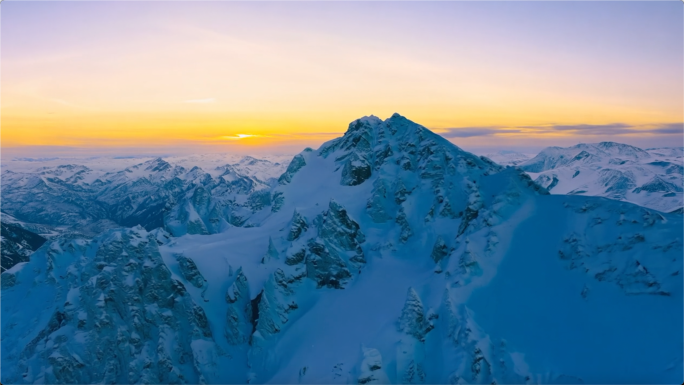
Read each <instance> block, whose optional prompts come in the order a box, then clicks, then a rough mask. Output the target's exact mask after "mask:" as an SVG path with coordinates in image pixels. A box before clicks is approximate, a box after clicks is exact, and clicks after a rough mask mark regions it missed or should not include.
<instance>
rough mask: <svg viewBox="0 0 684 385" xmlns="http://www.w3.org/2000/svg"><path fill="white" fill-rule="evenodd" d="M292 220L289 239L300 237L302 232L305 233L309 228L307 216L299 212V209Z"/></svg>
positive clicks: (293, 239)
mask: <svg viewBox="0 0 684 385" xmlns="http://www.w3.org/2000/svg"><path fill="white" fill-rule="evenodd" d="M291 222H292V223H291V224H290V232H289V233H288V234H287V240H288V241H295V240H297V239H299V237H300V236H301V235H302V233H305V232H306V230H308V229H309V224H308V223H307V221H306V218H305V217H304V216H302V215H301V214H299V213H298V212H297V210H295V212H294V214H292V220H291Z"/></svg>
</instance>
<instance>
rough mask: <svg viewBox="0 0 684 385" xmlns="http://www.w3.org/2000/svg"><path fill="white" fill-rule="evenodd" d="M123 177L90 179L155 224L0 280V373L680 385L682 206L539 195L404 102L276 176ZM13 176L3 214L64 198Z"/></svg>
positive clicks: (72, 217) (86, 241) (64, 251)
mask: <svg viewBox="0 0 684 385" xmlns="http://www.w3.org/2000/svg"><path fill="white" fill-rule="evenodd" d="M247 163H249V161H247ZM135 166H137V168H134V167H135ZM128 168H129V169H130V170H131V171H130V172H126V173H124V174H117V172H112V173H111V174H108V176H107V178H104V179H103V178H102V177H100V178H99V179H100V180H101V181H102V182H103V184H104V185H107V187H103V188H101V189H100V188H97V189H96V188H94V187H92V183H94V180H95V179H96V178H92V177H91V178H92V181H91V180H87V179H86V176H85V175H88V174H89V172H88V171H84V172H83V173H82V174H80V175H84V179H83V180H85V181H87V182H88V185H87V186H85V185H83V189H84V190H88V191H89V193H91V194H94V195H95V196H97V197H98V198H97V199H96V200H95V201H98V202H103V203H101V205H102V206H101V207H103V208H104V211H105V212H107V213H109V212H111V211H107V210H110V208H108V206H107V205H106V204H112V205H113V204H114V203H115V201H116V199H120V198H121V196H123V195H119V194H120V193H116V192H115V190H116V189H119V188H121V189H123V188H126V189H128V190H127V191H135V192H138V193H139V198H135V199H132V200H131V205H130V208H126V209H125V210H123V209H122V210H121V211H120V212H122V213H125V214H129V213H131V212H133V213H136V212H138V211H140V210H143V211H144V210H145V209H146V206H145V205H146V204H147V203H144V202H145V199H148V198H146V197H145V195H144V194H145V193H148V195H149V193H151V194H152V195H153V196H158V197H159V198H158V199H156V200H155V201H154V203H155V204H157V205H161V203H162V202H163V204H164V205H163V207H164V210H161V209H160V210H158V211H155V213H156V214H155V215H158V218H162V220H160V221H157V222H154V223H152V222H149V221H148V222H145V223H146V224H148V226H140V224H142V223H136V224H135V225H133V226H132V227H128V226H122V225H121V223H116V222H115V223H114V224H108V225H107V226H104V227H106V228H105V229H104V230H103V231H101V232H99V233H97V234H95V231H94V230H93V231H92V232H91V234H92V235H89V236H83V235H81V234H71V235H69V236H58V237H54V238H51V239H48V240H47V242H45V244H44V245H42V246H41V247H40V248H39V249H38V250H36V251H35V252H34V253H33V254H32V255H31V257H30V260H28V261H26V262H20V263H17V264H16V265H14V266H13V267H11V268H10V269H8V270H7V271H5V272H3V273H2V276H1V278H0V279H1V283H2V290H1V292H0V293H1V296H2V301H1V304H0V306H1V307H2V309H1V310H2V318H1V320H0V322H1V325H0V333H1V338H2V341H1V342H2V352H1V360H2V369H3V370H2V373H1V374H0V379H1V380H2V382H3V383H100V382H107V383H360V384H367V383H452V384H465V383H581V382H583V383H635V382H638V383H643V382H648V383H674V382H676V383H681V382H682V379H683V370H684V368H683V367H682V360H683V358H684V357H683V356H682V351H683V348H684V345H683V341H684V335H683V331H682V329H683V328H682V325H683V319H682V314H683V311H684V305H683V300H682V294H683V293H682V286H683V281H682V274H683V272H682V264H683V262H684V261H683V258H682V253H683V249H682V244H683V242H682V232H683V226H682V216H681V215H679V214H673V213H663V212H659V211H657V210H653V209H649V208H645V207H641V206H637V205H635V204H632V203H629V202H622V201H617V200H611V199H606V198H603V197H591V196H582V195H555V194H554V195H551V194H549V192H548V191H547V189H546V188H544V187H542V186H540V185H539V184H537V183H535V182H534V181H533V180H532V179H531V178H530V176H529V175H527V174H526V173H525V172H524V171H523V170H521V169H519V168H516V167H503V166H501V165H498V164H496V163H494V162H492V161H491V160H489V159H488V158H486V157H478V156H476V155H473V154H471V153H468V152H466V151H463V150H462V149H460V148H459V147H457V146H455V145H454V144H452V143H450V142H449V141H447V140H446V139H444V138H442V137H441V136H439V135H437V134H434V133H432V132H431V131H430V130H428V129H427V128H425V127H423V126H420V125H419V124H416V123H414V122H412V121H410V120H408V119H406V118H404V117H402V116H400V115H398V114H394V115H393V116H392V117H390V118H388V119H385V120H381V119H379V118H377V117H374V116H369V117H364V118H361V119H358V120H356V121H354V122H352V123H351V124H350V125H349V129H348V130H347V132H346V133H345V134H344V135H343V136H342V137H340V138H337V139H334V140H332V141H330V142H327V143H325V144H323V145H322V146H321V147H320V148H319V149H317V150H313V149H305V150H304V151H302V152H301V153H300V154H297V155H296V156H295V157H294V159H293V161H292V162H289V164H288V166H286V167H283V169H282V170H281V175H280V176H279V177H278V178H271V179H268V180H262V179H261V178H257V177H250V176H249V175H245V174H242V173H240V172H238V171H236V170H235V167H232V168H231V169H230V170H228V171H229V172H228V173H227V174H225V175H223V174H224V172H225V170H213V171H212V172H204V171H203V170H201V169H195V170H194V171H193V170H192V169H188V167H183V166H180V165H175V166H174V165H172V164H170V163H169V162H167V161H164V160H161V159H159V160H157V159H152V160H147V161H145V162H143V163H135V164H132V165H129V166H128ZM155 169H156V170H155ZM226 170H227V169H226ZM68 171H69V173H72V172H74V171H72V170H68ZM79 171H83V170H82V169H80V170H77V171H75V172H79ZM133 173H140V174H142V175H144V176H145V180H146V181H147V183H143V184H142V185H141V184H136V181H135V180H133V179H130V178H129V177H128V176H127V175H129V174H133ZM69 175H72V174H69ZM162 177H163V178H164V179H163V181H162V179H161V178H162ZM4 178H5V176H4V175H3V184H4V186H3V206H4V205H5V200H6V199H8V198H6V196H5V195H4V193H5V188H9V187H11V188H13V190H12V189H10V192H12V193H13V194H16V196H18V197H20V198H22V199H25V200H26V199H28V197H26V196H25V195H22V194H23V193H22V190H21V189H20V188H19V187H20V186H22V184H21V183H24V184H27V183H41V182H40V181H43V183H45V184H46V185H47V186H48V187H50V188H51V189H52V190H49V189H47V187H45V190H44V191H45V196H50V197H51V196H56V194H55V193H54V191H55V189H57V188H58V187H57V186H54V185H55V184H57V182H56V181H55V179H52V180H48V179H47V178H48V177H46V176H44V175H43V176H38V175H34V176H31V178H33V179H31V178H28V177H26V176H24V177H21V178H20V177H18V176H17V177H16V179H11V178H10V179H7V180H9V181H10V183H16V184H17V185H15V186H9V187H8V186H7V184H6V182H5V179H4ZM41 178H42V179H41ZM245 178H246V179H245ZM38 179H40V181H39V180H38ZM176 180H177V182H174V183H176V185H173V184H172V185H170V187H172V188H174V189H176V190H173V191H177V193H172V194H171V193H164V191H162V190H160V189H161V187H162V186H169V185H168V183H169V182H170V181H176ZM222 180H223V181H222ZM117 181H118V182H117ZM233 181H243V182H244V183H240V182H238V183H235V184H231V182H233ZM138 183H139V182H138ZM117 186H120V187H117ZM141 186H142V187H141ZM173 186H176V187H173ZM226 186H230V188H229V187H226ZM255 186H257V187H255ZM69 191H70V192H69V194H74V195H73V196H79V195H78V194H79V192H74V191H73V189H71V190H69ZM154 194H158V195H154ZM70 196H72V195H70ZM55 199H56V198H55ZM136 199H138V200H136ZM107 202H109V203H107ZM71 207H73V206H71ZM3 210H4V207H3ZM81 212H82V211H79V210H74V211H71V213H72V214H69V215H68V216H66V217H65V216H59V215H57V213H58V212H56V213H53V214H51V215H50V216H49V218H48V219H50V220H53V221H56V222H55V225H54V226H67V227H69V228H72V229H75V228H77V227H72V226H77V225H78V223H85V222H83V221H84V218H83V217H82V216H80V214H79V213H81ZM86 212H87V210H86ZM27 213H28V214H31V217H36V218H38V214H37V213H34V212H33V211H27ZM73 213H75V214H73ZM107 215H109V214H107ZM129 216H130V215H129ZM236 217H240V220H236V219H235V218H236ZM108 218H112V217H108V216H106V215H104V216H103V217H102V218H98V220H102V219H107V220H111V221H112V222H114V221H113V220H112V219H108ZM136 218H144V216H140V215H139V216H137V217H136ZM86 219H87V218H86ZM88 220H90V219H88ZM86 222H88V221H86ZM141 222H142V221H141ZM88 223H92V222H88Z"/></svg>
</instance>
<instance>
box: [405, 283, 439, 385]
mask: <svg viewBox="0 0 684 385" xmlns="http://www.w3.org/2000/svg"><path fill="white" fill-rule="evenodd" d="M432 329H434V324H433V323H432V322H431V321H430V320H428V319H426V317H425V313H424V310H423V302H422V301H421V300H420V297H418V293H416V291H415V290H414V289H413V288H411V287H410V288H409V289H408V293H407V294H406V302H405V303H404V309H403V310H402V312H401V317H400V318H399V331H401V332H403V333H405V334H406V336H405V337H403V338H402V339H401V341H400V342H399V346H398V347H397V378H398V379H399V380H400V382H401V383H404V384H422V383H425V378H426V375H425V370H424V366H423V360H424V357H425V346H424V342H425V336H426V335H427V333H428V332H430V330H432Z"/></svg>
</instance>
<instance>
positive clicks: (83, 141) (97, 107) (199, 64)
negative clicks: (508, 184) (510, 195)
mask: <svg viewBox="0 0 684 385" xmlns="http://www.w3.org/2000/svg"><path fill="white" fill-rule="evenodd" d="M683 68H684V3H682V2H681V1H678V0H676V1H663V2H422V3H418V2H251V3H248V2H126V1H119V2H97V1H89V2H28V1H17V0H5V1H3V2H2V6H1V7H0V71H1V72H0V76H1V83H0V86H1V90H0V91H1V92H0V97H1V98H0V129H1V140H2V142H1V145H2V151H3V154H7V153H9V154H20V153H21V154H24V153H26V154H28V153H40V154H48V153H55V152H57V153H71V152H79V151H80V152H89V153H97V154H100V153H102V154H104V153H112V154H119V153H132V152H133V153H135V152H138V153H143V152H149V153H198V152H222V151H231V152H241V153H255V154H258V153H261V152H281V153H283V152H290V153H295V152H298V151H300V150H301V149H302V148H304V147H306V146H311V147H314V148H315V147H318V146H319V145H320V144H321V143H323V142H324V141H327V140H330V139H333V138H335V137H337V136H340V135H341V134H343V133H344V131H345V130H346V129H347V126H348V124H349V123H350V122H351V121H353V120H354V119H357V118H359V117H362V116H366V115H375V116H378V117H380V118H383V119H385V118H388V117H389V116H391V114H392V113H394V112H398V113H399V114H401V115H403V116H405V117H407V118H409V119H411V120H413V121H415V122H417V123H419V124H422V125H424V126H426V127H428V128H429V129H431V130H433V131H435V132H437V133H440V134H441V135H443V136H444V137H446V138H448V139H449V140H451V141H452V142H454V143H455V144H457V145H459V146H461V147H464V148H466V149H468V148H506V149H537V150H538V149H541V148H543V147H546V146H550V145H560V146H569V145H574V144H577V143H581V142H599V141H603V140H613V141H618V142H622V143H629V144H633V145H637V146H641V147H659V146H682V145H683V144H682V122H683V121H684V74H683Z"/></svg>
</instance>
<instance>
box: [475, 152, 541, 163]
mask: <svg viewBox="0 0 684 385" xmlns="http://www.w3.org/2000/svg"><path fill="white" fill-rule="evenodd" d="M484 156H486V157H487V158H489V159H491V160H493V161H494V162H496V163H498V164H500V165H502V166H517V165H519V164H520V163H523V162H525V161H527V160H529V159H530V158H532V157H533V156H532V155H529V154H523V153H520V152H517V151H510V150H501V151H498V152H495V153H488V154H485V155H484Z"/></svg>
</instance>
